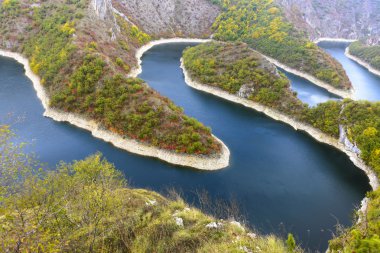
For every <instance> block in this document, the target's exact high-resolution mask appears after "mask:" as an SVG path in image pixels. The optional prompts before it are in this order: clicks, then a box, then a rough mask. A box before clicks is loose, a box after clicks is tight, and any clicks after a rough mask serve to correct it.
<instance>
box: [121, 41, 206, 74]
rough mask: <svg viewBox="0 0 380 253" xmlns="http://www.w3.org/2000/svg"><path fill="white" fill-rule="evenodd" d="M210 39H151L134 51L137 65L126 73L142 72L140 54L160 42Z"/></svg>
mask: <svg viewBox="0 0 380 253" xmlns="http://www.w3.org/2000/svg"><path fill="white" fill-rule="evenodd" d="M210 41H212V39H184V38H172V39H159V40H152V41H150V42H149V43H148V44H146V45H144V46H142V47H140V48H139V49H138V50H137V51H136V53H135V57H136V60H137V66H136V67H134V68H133V69H132V70H131V72H130V73H129V74H128V77H135V78H136V77H138V76H139V75H140V74H141V73H142V67H141V63H142V60H141V58H142V56H143V55H144V54H145V53H146V52H147V51H148V50H150V49H151V48H152V47H154V46H157V45H161V44H168V43H205V42H210Z"/></svg>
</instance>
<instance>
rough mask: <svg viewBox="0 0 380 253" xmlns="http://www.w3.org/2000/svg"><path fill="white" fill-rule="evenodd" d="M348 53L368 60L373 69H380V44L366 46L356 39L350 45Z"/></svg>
mask: <svg viewBox="0 0 380 253" xmlns="http://www.w3.org/2000/svg"><path fill="white" fill-rule="evenodd" d="M349 48H350V54H352V55H353V56H356V57H358V58H359V59H361V60H363V61H365V62H368V63H369V65H371V67H373V68H374V69H377V70H380V46H367V45H366V44H364V43H363V42H360V41H356V42H354V43H352V44H351V45H350V47H349Z"/></svg>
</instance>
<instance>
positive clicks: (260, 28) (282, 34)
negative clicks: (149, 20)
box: [213, 0, 351, 89]
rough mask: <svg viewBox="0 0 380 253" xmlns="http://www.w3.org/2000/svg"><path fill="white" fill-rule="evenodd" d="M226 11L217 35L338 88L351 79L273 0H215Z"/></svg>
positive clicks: (220, 19)
mask: <svg viewBox="0 0 380 253" xmlns="http://www.w3.org/2000/svg"><path fill="white" fill-rule="evenodd" d="M213 2H214V3H218V4H220V5H221V6H222V8H223V12H222V14H221V15H220V16H219V17H218V19H217V21H216V22H215V24H214V29H215V33H214V38H215V39H217V40H223V41H242V42H245V43H247V44H248V45H249V46H250V47H251V48H253V49H255V50H257V51H259V52H260V53H263V54H265V55H267V56H270V57H272V58H274V59H276V60H278V61H280V62H281V63H283V64H285V65H287V66H289V67H291V68H294V69H298V70H300V71H303V72H306V73H308V74H310V75H312V76H314V77H316V78H318V79H320V80H322V81H324V82H326V83H328V84H330V85H332V86H333V87H335V88H338V89H350V88H351V83H350V81H349V79H348V77H347V75H346V73H345V71H344V69H343V67H342V66H341V64H340V63H338V62H337V61H336V60H334V59H333V58H332V57H331V56H330V55H328V54H327V53H325V52H324V51H323V50H322V49H320V48H319V47H318V46H316V45H315V44H314V43H313V42H311V41H309V40H308V39H307V38H306V35H305V34H303V33H301V32H299V31H297V30H296V29H295V28H294V27H293V25H292V24H290V23H289V22H287V21H286V20H285V18H284V15H283V13H282V11H281V10H280V9H279V8H278V7H277V6H276V5H275V3H274V1H272V0H214V1H213Z"/></svg>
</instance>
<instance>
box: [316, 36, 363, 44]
mask: <svg viewBox="0 0 380 253" xmlns="http://www.w3.org/2000/svg"><path fill="white" fill-rule="evenodd" d="M355 41H357V40H354V39H344V38H328V37H324V38H319V39H316V40H315V41H314V43H315V44H318V43H320V42H347V43H352V42H355Z"/></svg>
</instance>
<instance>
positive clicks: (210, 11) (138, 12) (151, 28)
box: [95, 0, 220, 37]
mask: <svg viewBox="0 0 380 253" xmlns="http://www.w3.org/2000/svg"><path fill="white" fill-rule="evenodd" d="M95 1H96V0H95ZM113 5H114V7H115V8H116V9H117V10H118V11H119V12H122V13H123V14H124V15H126V16H127V17H128V18H129V19H130V20H131V21H132V22H133V23H135V24H136V25H138V26H139V27H141V28H142V29H143V30H144V31H145V32H147V33H149V34H150V35H153V36H155V37H174V36H186V37H208V36H210V34H211V26H212V24H213V23H214V21H215V19H216V17H217V16H218V15H219V13H220V10H219V7H217V6H216V5H213V4H211V1H209V0H181V1H178V0H113Z"/></svg>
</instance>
